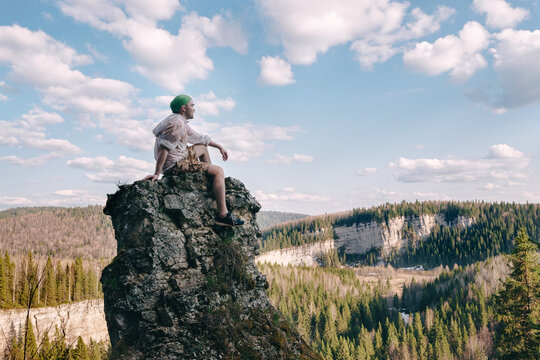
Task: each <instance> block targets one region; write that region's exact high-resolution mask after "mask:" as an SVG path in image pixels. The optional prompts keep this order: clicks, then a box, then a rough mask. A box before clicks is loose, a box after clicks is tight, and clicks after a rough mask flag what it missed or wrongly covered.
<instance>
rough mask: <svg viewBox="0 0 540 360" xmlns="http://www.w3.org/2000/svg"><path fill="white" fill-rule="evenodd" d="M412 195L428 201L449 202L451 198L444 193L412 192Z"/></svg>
mask: <svg viewBox="0 0 540 360" xmlns="http://www.w3.org/2000/svg"><path fill="white" fill-rule="evenodd" d="M413 195H414V196H415V197H417V198H420V199H424V200H427V199H430V200H451V199H452V198H451V197H450V196H448V195H446V194H444V193H435V192H425V193H424V192H413Z"/></svg>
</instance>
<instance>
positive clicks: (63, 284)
mask: <svg viewBox="0 0 540 360" xmlns="http://www.w3.org/2000/svg"><path fill="white" fill-rule="evenodd" d="M99 269H100V268H99V267H98V268H96V266H95V265H92V264H88V263H87V264H86V265H85V264H83V261H82V258H81V257H77V258H76V259H75V260H73V261H71V262H66V263H65V264H62V262H61V261H60V260H57V261H56V263H53V260H52V259H51V257H50V256H49V257H47V260H46V261H45V263H43V262H39V261H36V260H35V259H34V256H33V254H32V252H31V251H29V252H28V254H27V256H26V257H23V258H19V261H14V260H12V258H11V257H10V255H9V254H8V253H7V252H5V254H4V256H0V308H1V309H12V308H26V307H28V306H30V307H40V306H56V305H59V304H65V303H70V302H74V301H82V300H88V299H97V298H101V297H103V294H102V292H101V283H100V282H99V277H100V270H99ZM32 291H34V292H35V294H32Z"/></svg>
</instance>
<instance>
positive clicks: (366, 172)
mask: <svg viewBox="0 0 540 360" xmlns="http://www.w3.org/2000/svg"><path fill="white" fill-rule="evenodd" d="M376 172H377V168H371V167H367V168H364V169H362V170H358V171H357V172H356V175H358V176H370V175H374V174H375V173H376Z"/></svg>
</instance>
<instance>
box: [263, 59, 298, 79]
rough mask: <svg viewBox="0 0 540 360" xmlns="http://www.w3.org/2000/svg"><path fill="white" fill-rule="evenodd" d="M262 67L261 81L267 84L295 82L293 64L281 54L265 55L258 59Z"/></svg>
mask: <svg viewBox="0 0 540 360" xmlns="http://www.w3.org/2000/svg"><path fill="white" fill-rule="evenodd" d="M258 63H259V65H260V67H261V74H260V76H259V81H260V82H261V83H263V84H266V85H275V86H283V85H288V84H293V83H294V82H295V80H294V75H293V72H292V71H291V64H289V63H288V62H287V61H285V60H283V59H282V58H280V57H279V56H275V57H271V56H263V57H262V58H261V59H260V60H259V61H258Z"/></svg>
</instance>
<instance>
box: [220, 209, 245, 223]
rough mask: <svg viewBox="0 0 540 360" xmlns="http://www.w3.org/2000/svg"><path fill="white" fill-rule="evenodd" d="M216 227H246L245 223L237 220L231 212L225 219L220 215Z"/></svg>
mask: <svg viewBox="0 0 540 360" xmlns="http://www.w3.org/2000/svg"><path fill="white" fill-rule="evenodd" d="M216 225H222V226H230V227H235V226H242V225H244V221H243V220H240V219H237V218H236V217H235V216H234V215H233V214H232V212H230V211H229V212H228V213H227V216H225V217H224V218H222V217H220V216H219V215H217V216H216Z"/></svg>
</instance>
